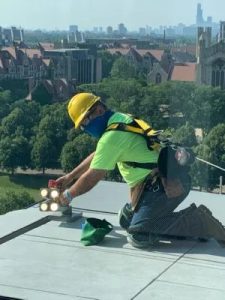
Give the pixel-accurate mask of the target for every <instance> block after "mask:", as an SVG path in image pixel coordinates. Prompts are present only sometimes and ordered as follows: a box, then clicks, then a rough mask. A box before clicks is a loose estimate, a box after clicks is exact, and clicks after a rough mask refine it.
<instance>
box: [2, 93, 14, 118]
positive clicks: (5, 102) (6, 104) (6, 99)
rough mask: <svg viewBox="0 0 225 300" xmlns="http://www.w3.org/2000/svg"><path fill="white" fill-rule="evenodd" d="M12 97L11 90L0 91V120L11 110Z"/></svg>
mask: <svg viewBox="0 0 225 300" xmlns="http://www.w3.org/2000/svg"><path fill="white" fill-rule="evenodd" d="M11 103H12V97H11V92H10V91H2V92H1V91H0V122H1V120H2V119H3V118H4V117H6V116H7V115H8V113H9V111H10V104H11Z"/></svg>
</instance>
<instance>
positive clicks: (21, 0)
mask: <svg viewBox="0 0 225 300" xmlns="http://www.w3.org/2000/svg"><path fill="white" fill-rule="evenodd" d="M198 2H200V3H201V4H202V8H203V17H204V19H206V18H207V16H212V17H213V21H215V22H219V21H220V20H225V0H201V1H198V0H0V26H2V27H8V26H11V25H15V26H21V27H23V28H25V29H37V28H39V29H50V30H51V29H53V30H54V29H68V27H69V25H73V24H74V25H78V26H79V29H80V30H85V29H93V27H94V26H102V27H103V29H105V28H106V27H107V26H108V25H110V26H112V27H113V28H114V29H116V28H117V25H118V24H119V23H124V24H125V26H126V27H127V29H128V30H134V29H138V28H139V27H145V26H146V25H149V26H152V27H158V26H159V25H167V26H169V25H177V24H178V23H184V24H186V25H191V24H194V23H195V18H196V10H197V9H196V7H197V3H198Z"/></svg>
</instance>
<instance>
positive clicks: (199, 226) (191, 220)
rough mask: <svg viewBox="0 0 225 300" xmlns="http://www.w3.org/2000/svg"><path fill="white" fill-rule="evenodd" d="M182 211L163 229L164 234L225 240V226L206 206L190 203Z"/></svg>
mask: <svg viewBox="0 0 225 300" xmlns="http://www.w3.org/2000/svg"><path fill="white" fill-rule="evenodd" d="M184 212H185V213H183V214H182V213H181V215H180V216H179V217H178V219H177V220H176V221H175V222H174V223H172V224H171V225H170V226H169V227H168V228H167V229H166V230H165V232H164V233H165V234H168V235H173V236H174V235H176V236H186V237H190V238H200V239H205V240H207V239H208V238H214V239H216V240H218V241H225V228H224V227H223V225H222V224H221V223H220V222H219V221H218V220H217V219H216V218H214V217H213V215H212V213H211V211H210V210H209V209H208V208H207V207H205V206H204V205H200V206H199V207H198V208H197V207H196V205H195V204H192V205H191V206H190V207H189V209H186V210H184Z"/></svg>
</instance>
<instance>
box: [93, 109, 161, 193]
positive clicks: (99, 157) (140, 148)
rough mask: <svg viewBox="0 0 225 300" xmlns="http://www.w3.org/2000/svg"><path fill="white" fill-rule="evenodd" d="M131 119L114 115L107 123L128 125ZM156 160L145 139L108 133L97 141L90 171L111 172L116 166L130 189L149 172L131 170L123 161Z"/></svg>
mask: <svg viewBox="0 0 225 300" xmlns="http://www.w3.org/2000/svg"><path fill="white" fill-rule="evenodd" d="M131 121H132V118H131V117H130V116H129V115H126V114H122V113H115V114H113V115H112V116H111V118H110V119H109V121H108V125H110V124H112V123H117V122H122V123H126V124H128V123H130V122H131ZM157 159H158V152H157V151H150V150H149V149H148V147H147V144H146V141H145V139H144V138H143V137H142V136H140V135H138V134H134V133H131V132H124V131H116V130H112V131H108V132H105V133H104V134H103V135H102V137H101V138H100V140H99V141H98V144H97V148H96V152H95V155H94V158H93V160H92V162H91V166H90V167H91V168H92V169H103V170H113V169H114V168H115V167H116V164H117V165H118V168H119V171H120V173H121V175H122V177H123V179H124V180H125V181H126V182H127V183H128V185H129V186H130V187H133V186H135V185H136V184H137V183H139V182H141V181H142V180H143V179H144V178H145V177H146V176H147V175H148V174H149V173H150V172H151V170H147V169H141V168H133V167H130V166H128V165H126V164H125V163H123V162H125V161H136V162H150V163H151V162H152V163H156V162H157Z"/></svg>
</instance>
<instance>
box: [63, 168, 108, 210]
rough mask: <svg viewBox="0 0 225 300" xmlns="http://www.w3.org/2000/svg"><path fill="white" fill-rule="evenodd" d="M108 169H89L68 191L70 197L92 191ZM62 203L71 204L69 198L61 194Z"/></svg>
mask: <svg viewBox="0 0 225 300" xmlns="http://www.w3.org/2000/svg"><path fill="white" fill-rule="evenodd" d="M106 173H107V171H106V170H97V169H90V168H89V169H88V170H87V171H86V172H85V173H84V174H83V175H81V176H80V178H79V179H78V180H77V181H76V182H75V183H74V184H73V185H72V186H71V187H70V188H69V189H68V190H66V191H68V193H69V194H70V198H74V197H77V196H79V195H82V194H85V193H87V192H88V191H90V190H91V189H92V188H93V187H94V186H95V185H96V184H97V183H98V182H99V181H100V180H101V179H103V178H104V177H105V175H106ZM60 201H61V203H62V204H67V205H68V204H69V201H68V198H66V197H65V196H64V194H62V195H61V199H60Z"/></svg>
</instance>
